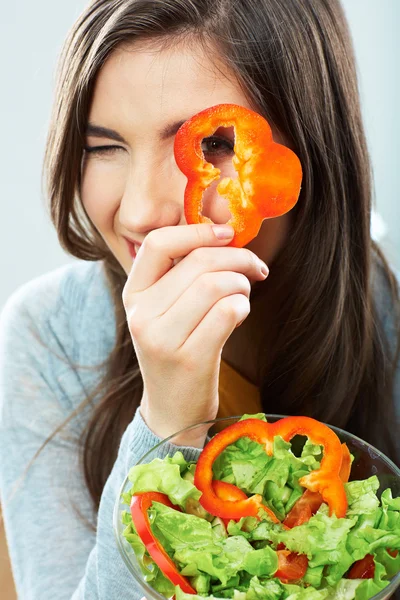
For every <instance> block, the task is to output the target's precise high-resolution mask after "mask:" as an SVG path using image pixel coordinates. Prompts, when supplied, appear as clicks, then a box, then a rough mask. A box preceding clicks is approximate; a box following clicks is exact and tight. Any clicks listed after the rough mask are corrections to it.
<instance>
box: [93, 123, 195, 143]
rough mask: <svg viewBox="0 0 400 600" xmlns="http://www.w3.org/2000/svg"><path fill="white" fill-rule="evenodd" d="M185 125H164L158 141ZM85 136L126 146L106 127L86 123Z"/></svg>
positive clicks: (118, 136) (120, 136) (116, 132)
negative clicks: (105, 139) (104, 138)
mask: <svg viewBox="0 0 400 600" xmlns="http://www.w3.org/2000/svg"><path fill="white" fill-rule="evenodd" d="M184 123H185V120H183V121H176V122H175V123H171V124H170V125H166V126H165V127H163V129H161V131H160V139H162V140H166V139H168V138H169V137H172V136H173V135H175V134H176V132H177V131H178V129H179V128H180V127H181V126H182V125H183V124H184ZM86 136H92V137H106V138H109V139H110V140H115V141H116V142H122V143H123V144H127V142H126V141H125V140H124V138H123V137H122V135H120V134H119V133H118V131H115V130H114V129H108V127H102V126H101V125H95V124H94V123H88V125H87V127H86Z"/></svg>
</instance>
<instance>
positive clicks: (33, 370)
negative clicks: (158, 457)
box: [0, 286, 199, 600]
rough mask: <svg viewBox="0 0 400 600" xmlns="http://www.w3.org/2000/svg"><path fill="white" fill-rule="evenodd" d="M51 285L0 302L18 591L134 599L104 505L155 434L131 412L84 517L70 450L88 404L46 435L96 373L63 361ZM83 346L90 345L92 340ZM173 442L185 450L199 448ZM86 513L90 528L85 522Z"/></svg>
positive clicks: (3, 471) (2, 428) (4, 454)
mask: <svg viewBox="0 0 400 600" xmlns="http://www.w3.org/2000/svg"><path fill="white" fill-rule="evenodd" d="M53 292H54V290H53V288H52V291H51V293H49V294H47V295H46V294H43V293H41V294H39V295H38V294H37V290H34V289H32V287H31V286H28V287H27V288H25V289H24V290H23V292H22V293H19V294H17V296H16V297H14V298H12V299H11V301H9V302H8V304H7V305H6V307H5V309H4V310H3V312H2V314H1V318H0V499H1V504H2V510H3V517H4V525H5V531H6V537H7V542H8V547H9V552H10V559H11V564H12V570H13V576H14V580H15V585H16V589H17V593H18V597H20V598H29V599H30V600H46V599H53V598H55V597H57V598H59V599H60V600H63V599H65V600H67V599H74V600H77V599H85V600H92V599H93V600H94V599H100V598H101V599H104V600H114V599H116V600H117V599H118V600H120V598H124V599H130V598H132V599H139V598H141V597H142V596H143V595H144V593H143V591H142V590H141V589H140V586H139V585H138V584H136V582H135V580H134V578H133V576H132V575H131V573H130V572H129V570H128V569H127V567H126V565H125V563H124V562H123V560H122V557H121V556H120V554H119V550H118V548H117V545H116V541H115V539H114V532H113V508H114V504H115V502H116V500H117V498H118V494H119V491H120V488H121V485H122V482H123V480H124V478H125V477H126V474H127V472H128V470H129V468H130V467H131V466H132V465H133V464H135V463H136V462H137V461H138V460H139V459H140V458H141V457H142V456H143V455H144V454H145V453H146V452H147V451H148V450H149V449H150V448H151V447H153V446H154V445H155V444H156V443H158V442H159V441H160V438H158V437H157V436H156V435H154V434H153V433H152V432H151V431H150V430H149V429H148V427H147V426H146V424H145V422H144V421H143V419H142V418H141V415H140V412H139V410H138V411H137V412H136V414H135V416H134V419H133V420H132V422H131V423H130V425H129V426H128V428H127V429H126V431H125V433H124V435H123V438H122V440H121V444H120V447H119V451H118V456H117V459H116V461H115V464H114V467H113V469H112V472H111V474H110V476H109V478H108V480H107V482H106V485H105V487H104V490H103V493H102V496H101V502H100V508H99V511H98V514H97V516H96V517H94V516H93V511H92V505H91V501H90V498H89V494H88V492H87V489H86V486H85V483H84V481H83V476H82V475H81V466H80V463H79V453H78V449H79V447H78V440H79V434H80V433H81V430H82V427H83V425H84V423H85V419H86V420H87V415H88V411H89V409H90V407H86V409H83V410H82V411H81V410H80V411H79V413H78V411H77V413H76V415H75V416H73V418H70V420H69V421H68V422H67V423H66V424H65V426H64V427H63V428H62V429H60V431H58V432H57V433H56V434H55V435H53V434H54V431H55V430H56V429H57V427H59V426H60V424H61V423H63V422H64V421H65V419H66V418H67V417H68V416H70V415H71V413H72V414H73V409H74V408H77V406H78V405H79V401H81V400H82V396H83V394H82V389H83V388H84V387H85V388H87V387H91V386H93V385H95V383H96V381H97V379H98V377H100V375H101V371H99V370H98V369H94V370H93V369H92V370H91V369H88V370H87V372H86V379H84V375H83V374H82V373H80V372H79V370H77V369H75V368H74V365H73V364H71V361H70V360H67V356H71V348H70V347H69V344H70V343H72V342H71V340H72V337H69V336H68V334H67V332H66V330H63V331H61V330H60V329H58V330H57V327H56V325H55V323H60V320H61V314H62V312H63V310H64V309H63V307H62V306H61V305H60V304H59V303H57V302H56V303H54V301H53ZM55 295H57V294H55ZM46 303H47V304H48V303H50V304H51V305H52V309H51V312H52V314H53V315H54V319H53V320H52V319H46V320H44V319H43V314H44V313H43V306H44V305H46ZM45 312H46V314H48V311H47V308H46V311H45ZM69 316H70V315H68V317H69ZM67 321H68V319H67ZM93 344H94V350H93V351H95V348H96V340H93ZM72 355H73V353H72ZM83 379H84V381H83ZM85 410H86V412H85ZM49 438H50V439H49ZM46 440H49V441H47V443H45V442H46ZM44 443H45V446H44V447H43V449H42V450H41V451H40V452H39V450H40V448H41V447H42V445H43V444H44ZM175 449H176V447H175V446H172V445H171V450H175ZM180 449H182V450H183V451H184V453H185V454H186V456H187V457H188V458H194V457H196V456H197V455H198V452H199V451H198V450H197V449H195V448H180ZM38 452H39V453H38ZM99 460H101V457H99ZM31 461H32V464H31V465H30V467H29V468H28V469H27V466H28V465H29V463H30V462H31ZM94 520H95V521H96V524H95V527H94V528H93V529H92V530H91V529H90V527H89V526H88V523H89V524H90V522H92V523H93V521H94Z"/></svg>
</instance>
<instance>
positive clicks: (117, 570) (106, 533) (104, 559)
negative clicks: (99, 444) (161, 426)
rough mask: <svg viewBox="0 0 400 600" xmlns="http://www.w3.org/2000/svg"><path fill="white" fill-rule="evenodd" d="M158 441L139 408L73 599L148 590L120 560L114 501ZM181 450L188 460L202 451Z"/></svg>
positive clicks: (106, 493)
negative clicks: (131, 469)
mask: <svg viewBox="0 0 400 600" xmlns="http://www.w3.org/2000/svg"><path fill="white" fill-rule="evenodd" d="M159 441H160V438H158V437H157V436H155V435H154V434H153V433H152V432H151V431H150V430H149V429H148V428H147V426H146V424H145V423H144V421H143V419H142V417H141V415H140V410H137V411H136V414H135V417H134V419H133V421H132V423H131V424H130V425H129V426H128V428H127V430H126V432H125V434H124V436H123V438H122V441H121V446H120V449H119V454H118V458H117V460H116V462H115V464H114V468H113V470H112V472H111V475H110V477H109V478H108V480H107V483H106V485H105V488H104V491H103V494H102V497H101V502H100V508H99V516H98V522H97V535H96V544H95V546H94V548H93V550H92V551H91V553H90V556H89V560H88V561H87V564H86V569H85V575H84V577H83V578H82V580H81V582H80V584H79V587H78V589H77V590H76V592H75V593H74V595H73V600H78V599H79V600H81V599H83V598H84V599H85V600H86V599H87V598H93V599H94V598H96V599H100V598H102V599H103V598H104V600H105V599H107V598H108V599H110V600H111V599H114V598H118V599H119V598H127V599H128V598H132V599H139V598H141V597H142V596H143V595H144V593H145V592H144V591H143V590H141V589H140V586H138V585H137V584H136V583H135V581H134V579H133V577H132V575H131V574H130V572H129V571H128V570H127V567H126V566H125V564H124V563H123V561H122V560H121V556H120V554H119V551H118V548H117V546H116V543H115V539H114V533H113V529H112V519H113V510H114V504H115V501H116V498H117V497H118V494H119V491H120V488H121V483H122V482H123V480H124V478H125V477H126V474H127V472H128V470H129V467H130V466H132V465H133V464H135V463H136V462H137V461H138V460H139V458H140V457H141V456H143V454H144V452H146V451H148V450H149V449H150V448H151V447H153V446H154V445H155V444H157V443H158V442H159ZM169 449H170V450H171V452H174V451H175V450H176V449H177V447H176V446H173V445H172V444H170V445H169ZM179 449H180V450H182V451H183V453H184V454H185V457H186V459H187V460H196V459H197V457H198V454H199V450H198V449H196V448H189V447H184V448H182V447H180V448H179ZM166 450H168V448H166Z"/></svg>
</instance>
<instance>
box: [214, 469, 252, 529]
mask: <svg viewBox="0 0 400 600" xmlns="http://www.w3.org/2000/svg"><path fill="white" fill-rule="evenodd" d="M213 489H214V492H215V493H216V495H217V496H218V498H220V499H221V500H228V501H235V500H247V495H246V494H245V493H244V492H243V491H242V490H241V489H240V488H238V487H237V486H236V485H233V483H228V482H226V481H218V479H214V480H213ZM222 521H223V523H224V525H225V527H226V528H227V527H228V525H229V521H230V519H222Z"/></svg>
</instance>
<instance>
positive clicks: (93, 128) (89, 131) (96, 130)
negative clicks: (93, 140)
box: [86, 123, 127, 144]
mask: <svg viewBox="0 0 400 600" xmlns="http://www.w3.org/2000/svg"><path fill="white" fill-rule="evenodd" d="M86 135H87V136H89V135H90V136H92V137H106V138H110V140H115V141H116V142H122V143H123V144H126V143H127V142H126V141H125V140H124V138H123V137H122V135H120V134H119V133H118V131H114V129H108V128H107V127H101V126H100V125H95V124H94V123H88V125H87V127H86Z"/></svg>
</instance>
